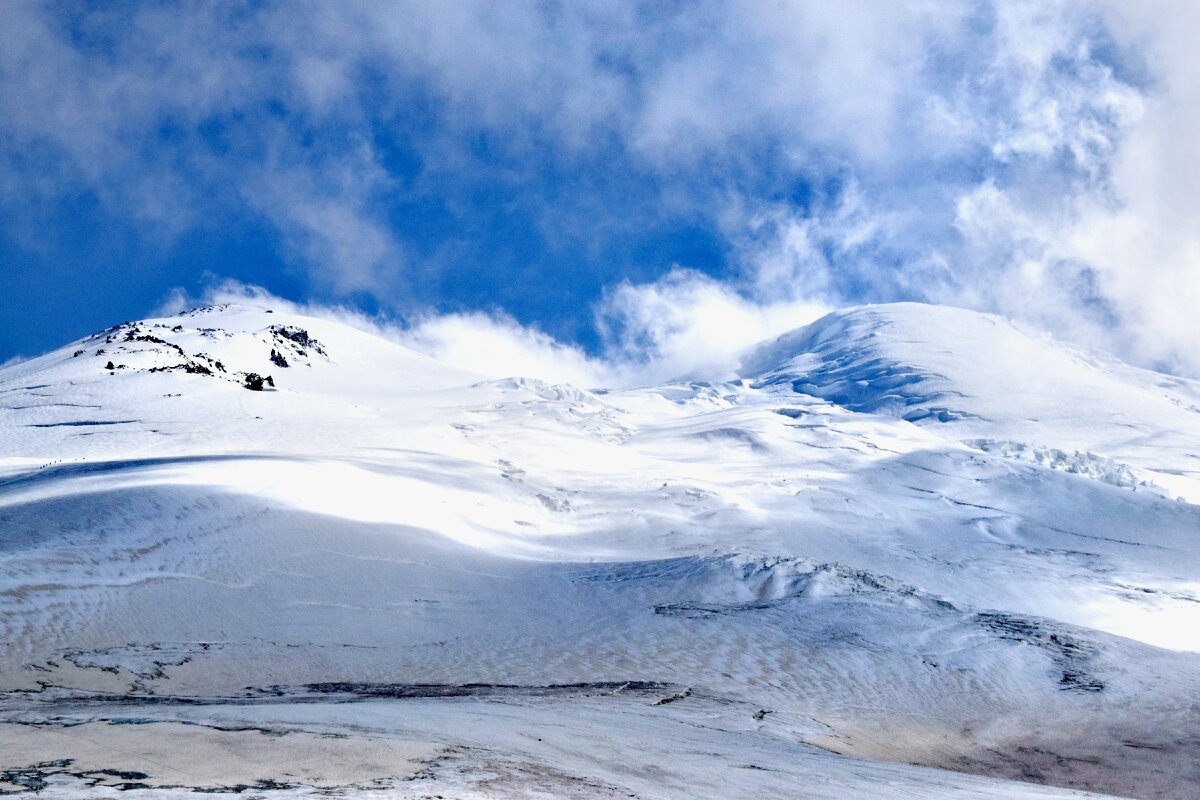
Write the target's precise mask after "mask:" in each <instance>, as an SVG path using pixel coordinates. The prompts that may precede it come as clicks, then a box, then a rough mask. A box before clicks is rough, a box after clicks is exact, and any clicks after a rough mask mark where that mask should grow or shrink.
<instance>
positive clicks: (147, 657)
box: [0, 304, 1200, 800]
mask: <svg viewBox="0 0 1200 800" xmlns="http://www.w3.org/2000/svg"><path fill="white" fill-rule="evenodd" d="M707 377H708V379H707V380H691V381H681V382H678V383H673V384H668V385H663V386H652V387H638V388H616V387H589V388H583V387H574V386H568V385H562V384H552V383H547V382H544V381H541V380H538V379H537V378H536V377H522V376H516V377H512V378H506V379H501V380H488V379H485V378H484V377H483V376H480V375H475V374H472V373H468V372H464V371H461V370H458V369H455V368H452V367H449V366H447V365H444V364H440V363H438V362H436V361H434V360H432V359H430V358H428V357H426V356H423V355H421V354H418V353H415V352H412V351H410V350H407V349H405V348H403V347H400V346H398V345H395V344H392V343H390V342H387V341H384V340H382V339H380V338H377V337H375V336H372V335H370V334H368V333H364V332H362V331H359V330H355V329H352V328H350V327H347V326H345V325H342V324H340V323H337V322H333V321H330V320H326V319H319V318H313V317H305V316H299V315H294V314H285V313H282V312H275V311H272V310H270V309H267V308H260V307H252V306H219V307H212V308H206V309H197V310H194V311H191V312H186V313H184V314H182V315H179V316H176V317H170V318H163V319H150V320H144V321H140V322H136V323H125V324H122V325H119V326H114V327H113V328H110V329H108V330H105V331H101V332H100V333H98V334H95V335H93V336H91V337H88V338H85V339H83V340H81V341H78V342H74V343H72V344H70V345H68V346H66V347H64V348H62V349H60V350H57V351H55V352H52V353H49V354H47V355H45V356H42V357H41V358H37V359H34V360H31V361H28V362H25V363H22V364H18V365H16V366H11V367H8V368H6V369H4V370H3V371H0V629H2V631H3V636H0V790H10V791H40V793H41V796H45V797H79V796H85V795H86V796H93V797H107V796H117V795H121V796H125V795H126V794H128V795H129V796H134V797H137V796H151V797H199V796H208V794H207V793H208V792H212V791H230V792H232V791H238V792H252V796H256V797H259V796H261V797H306V796H330V795H331V794H332V795H334V796H342V795H347V796H354V797H362V798H368V797H370V798H374V797H380V798H382V797H404V798H408V797H412V798H417V797H436V796H444V797H530V798H540V797H547V798H549V797H587V798H591V797H640V798H693V797H713V798H732V797H781V798H782V797H789V798H790V797H805V798H851V799H854V798H871V799H872V800H875V799H876V798H897V799H899V798H913V797H921V798H1066V797H1083V796H1088V795H1087V794H1086V792H1097V793H1106V794H1115V795H1120V796H1127V797H1137V798H1172V799H1178V798H1187V797H1196V796H1200V546H1198V544H1200V446H1198V443H1200V383H1197V382H1194V381H1189V380H1185V379H1181V378H1176V377H1171V376H1168V375H1163V374H1158V373H1154V372H1149V371H1145V370H1140V369H1135V368H1133V367H1130V366H1127V365H1125V364H1122V363H1121V362H1119V361H1117V360H1115V359H1113V358H1112V357H1110V356H1106V355H1104V354H1101V353H1097V352H1092V351H1086V350H1083V349H1080V348H1077V347H1072V346H1067V345H1063V344H1061V343H1058V342H1055V341H1053V340H1050V339H1048V338H1045V337H1043V336H1041V335H1039V334H1036V333H1032V332H1029V331H1025V330H1023V329H1021V328H1019V327H1017V326H1015V325H1013V324H1012V323H1010V322H1008V321H1006V320H1003V319H1000V318H998V317H992V316H988V315H983V314H978V313H974V312H970V311H964V310H960V309H952V308H944V307H937V306H927V305H915V304H898V305H886V306H867V307H861V308H855V309H849V310H846V311H841V312H837V313H834V314H831V315H829V316H827V317H825V318H823V319H821V320H818V321H817V322H815V323H813V324H812V325H809V326H807V327H804V328H801V329H799V330H797V331H794V332H792V333H790V334H787V335H785V336H782V337H780V338H779V339H777V340H775V341H771V342H766V343H763V344H762V345H760V346H758V347H756V348H752V349H751V350H750V351H749V352H747V353H746V354H745V356H744V358H743V359H742V362H741V365H740V367H739V368H738V369H737V370H736V371H734V372H733V373H730V374H726V375H713V376H707ZM268 378H269V380H268ZM246 796H250V795H246Z"/></svg>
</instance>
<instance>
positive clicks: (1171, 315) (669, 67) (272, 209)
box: [0, 0, 1200, 374]
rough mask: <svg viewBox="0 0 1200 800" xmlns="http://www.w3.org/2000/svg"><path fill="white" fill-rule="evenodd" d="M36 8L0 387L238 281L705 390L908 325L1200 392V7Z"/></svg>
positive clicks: (0, 125) (11, 72) (7, 44)
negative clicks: (901, 307) (997, 336)
mask: <svg viewBox="0 0 1200 800" xmlns="http://www.w3.org/2000/svg"><path fill="white" fill-rule="evenodd" d="M5 16H6V23H5V25H4V28H3V31H0V108H2V109H3V112H0V280H2V281H3V292H0V362H3V361H4V360H6V359H8V358H11V357H14V356H19V355H26V356H28V355H33V354H37V353H39V352H42V351H45V350H47V349H50V348H52V347H55V346H58V345H60V344H62V343H64V342H66V341H67V340H69V339H72V338H75V337H77V336H81V335H83V334H85V333H87V332H89V331H91V330H94V329H97V328H100V327H104V326H107V325H109V324H111V323H113V322H116V321H120V320H124V319H128V318H135V317H138V316H144V315H146V314H147V313H149V312H151V311H153V310H155V309H157V308H160V307H163V306H164V304H165V303H168V302H169V299H170V298H179V297H181V296H182V297H186V298H188V299H197V300H199V299H202V298H203V297H204V296H205V295H206V293H208V294H211V293H212V292H213V291H214V290H215V289H214V287H221V286H225V287H226V288H227V287H228V284H227V283H224V282H225V281H228V280H230V279H232V280H234V281H238V282H241V283H242V284H250V285H254V286H259V287H262V288H264V289H265V290H267V291H268V292H271V293H273V294H276V295H279V296H282V297H286V298H291V299H293V300H296V301H298V302H302V303H317V304H325V305H345V306H349V307H351V308H356V309H359V310H361V311H363V312H365V313H367V314H373V315H381V316H383V317H385V318H389V319H392V320H396V321H398V322H400V323H401V324H404V325H408V326H410V327H413V328H414V329H417V328H420V327H421V326H426V327H427V328H428V329H429V330H435V329H436V330H439V331H442V332H443V333H444V332H446V331H459V332H463V331H474V332H475V333H478V332H479V331H480V330H486V331H489V332H490V333H491V334H495V335H508V336H509V337H510V339H511V338H513V337H516V339H518V340H521V341H530V340H531V339H530V337H532V338H533V339H535V340H537V341H548V342H557V343H559V344H561V345H562V346H564V347H567V348H575V349H576V350H577V351H579V352H581V353H583V354H585V355H587V356H590V357H593V358H600V359H605V358H607V359H616V358H622V359H634V360H637V359H642V360H655V359H657V360H660V361H663V362H666V363H667V364H668V366H669V367H670V368H671V369H677V368H687V367H688V366H689V365H693V364H695V363H699V361H701V360H703V358H704V357H706V355H707V354H710V353H711V352H712V351H714V350H722V349H729V348H735V347H740V346H744V345H745V344H749V343H750V342H752V341H754V340H755V339H757V338H762V337H764V336H768V335H772V334H774V333H778V332H781V331H782V330H786V329H788V328H791V327H795V326H796V325H799V324H803V323H804V322H807V321H808V320H809V319H811V318H812V316H813V315H814V314H816V313H819V312H820V311H821V310H822V309H826V308H832V307H836V306H841V305H847V304H854V303H860V302H886V301H891V300H901V299H909V300H920V301H928V302H943V303H952V304H956V305H964V306H968V307H973V308H979V309H981V310H987V311H996V312H999V313H1003V314H1006V315H1009V316H1013V317H1016V318H1018V319H1021V320H1024V321H1026V322H1028V323H1030V324H1032V325H1035V326H1039V327H1042V328H1045V329H1047V330H1049V331H1051V332H1053V333H1054V334H1055V335H1058V336H1060V337H1063V338H1067V339H1072V340H1077V341H1081V342H1085V343H1089V344H1095V345H1098V346H1101V347H1104V348H1107V349H1111V350H1114V351H1115V352H1117V353H1118V354H1120V355H1122V356H1124V357H1125V358H1127V359H1129V360H1131V361H1133V362H1135V363H1139V364H1144V365H1148V366H1154V367H1158V368H1162V369H1168V370H1172V371H1176V372H1181V373H1185V374H1200V356H1198V355H1197V354H1196V353H1195V352H1194V351H1195V348H1194V341H1195V339H1196V338H1197V335H1198V334H1200V327H1198V323H1197V322H1196V319H1195V314H1194V310H1195V309H1196V308H1200V224H1197V223H1198V222H1200V199H1197V196H1196V193H1195V191H1194V187H1195V185H1197V183H1196V181H1197V179H1200V155H1198V154H1197V153H1196V152H1195V147H1194V142H1195V141H1197V140H1200V75H1198V74H1197V73H1198V71H1200V70H1198V67H1197V66H1196V64H1195V59H1194V58H1192V57H1191V56H1190V48H1191V47H1192V44H1191V43H1192V41H1193V34H1196V33H1200V13H1198V12H1197V11H1196V10H1195V8H1194V7H1193V5H1192V4H1188V3H1183V2H1179V3H1169V2H1163V3H1158V4H1151V5H1150V6H1149V7H1148V10H1147V11H1145V12H1137V13H1134V12H1133V10H1132V9H1130V10H1126V8H1125V7H1124V6H1123V4H1116V3H1109V2H1087V3H1084V2H1072V3H1065V2H1064V3H1053V2H1051V3H1046V2H1038V3H1021V2H1005V3H998V4H994V5H993V4H989V3H977V4H963V3H957V2H924V1H918V2H913V3H905V4H897V3H890V2H837V3H834V2H828V3H825V2H805V3H785V2H774V1H773V0H770V1H769V0H760V1H759V2H754V3H705V2H697V3H686V4H685V3H668V2H659V3H646V4H638V3H630V2H619V3H617V2H614V3H609V2H586V3H557V2H529V3H520V2H513V3H491V4H489V3H480V2H473V1H470V2H469V1H468V0H456V1H455V2H452V3H310V4H295V3H288V4H274V3H261V4H260V3H255V4H247V3H240V2H229V3H204V4H194V3H112V4H91V3H40V2H27V1H26V0H12V2H10V3H8V4H6V6H5ZM439 326H440V327H439ZM445 335H449V334H445ZM462 335H467V334H466V333H463V334H462ZM522 337H525V338H523V339H522ZM471 341H482V340H479V339H471ZM555 346H558V344H555Z"/></svg>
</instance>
